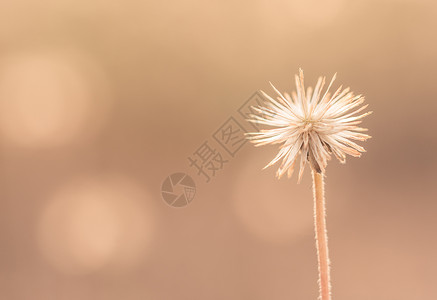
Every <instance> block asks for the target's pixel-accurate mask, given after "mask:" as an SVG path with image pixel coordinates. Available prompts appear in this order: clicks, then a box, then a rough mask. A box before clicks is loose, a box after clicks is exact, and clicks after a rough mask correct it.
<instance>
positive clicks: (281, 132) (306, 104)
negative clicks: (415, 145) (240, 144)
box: [249, 69, 372, 181]
mask: <svg viewBox="0 0 437 300" xmlns="http://www.w3.org/2000/svg"><path fill="white" fill-rule="evenodd" d="M335 77H336V75H334V77H333V78H332V80H331V83H330V84H329V86H328V88H327V89H326V91H325V92H324V93H323V94H322V89H323V86H324V84H325V78H324V77H323V78H322V77H320V78H319V79H318V81H317V84H316V86H315V88H314V90H313V89H312V88H311V87H309V88H308V89H307V90H306V91H305V88H304V77H303V71H302V70H301V69H300V70H299V76H297V75H296V76H295V79H296V87H297V93H296V92H293V93H292V94H291V97H290V95H288V94H286V93H284V94H283V95H282V94H281V93H280V92H279V91H278V90H277V89H276V88H275V87H274V86H273V85H272V84H271V83H270V84H271V85H272V87H273V89H274V91H275V92H276V93H277V94H278V97H277V100H275V99H273V97H270V96H269V95H267V94H266V93H264V92H262V93H263V94H264V96H265V97H266V99H267V100H268V102H267V104H266V106H264V107H262V106H260V107H253V109H254V110H255V111H256V112H258V113H259V115H256V114H254V115H251V119H250V120H249V121H250V122H254V123H257V124H263V125H268V126H272V127H275V128H271V129H262V130H260V132H254V133H249V139H250V140H251V142H252V143H254V144H255V145H256V146H261V145H267V144H281V147H280V150H279V153H278V155H277V156H276V157H275V158H274V159H273V160H272V161H271V162H270V163H269V164H268V165H267V166H266V167H265V168H267V167H269V166H271V165H273V164H275V163H276V162H278V161H279V160H281V159H282V163H281V165H280V167H279V169H278V171H277V174H276V175H277V177H278V178H280V177H281V176H282V175H284V174H285V173H286V172H287V173H288V177H290V176H291V174H292V173H293V170H294V165H295V162H296V160H297V158H298V156H299V155H300V170H299V179H298V180H299V181H300V180H301V178H302V174H303V171H304V169H305V165H306V163H307V161H308V162H309V164H310V166H311V168H312V170H313V171H315V172H317V173H324V171H325V168H326V165H327V161H328V160H329V159H330V158H331V155H332V154H334V156H335V157H337V159H338V160H339V161H340V162H341V163H344V162H345V160H346V154H349V155H352V156H355V157H359V156H360V155H361V152H365V150H364V148H363V147H361V146H359V145H358V144H356V143H354V142H352V141H351V140H359V141H364V140H366V139H368V138H370V136H369V135H367V134H364V133H362V132H363V131H366V130H367V129H364V128H360V127H358V126H357V125H358V124H360V123H361V119H362V118H364V117H365V116H367V115H369V114H370V113H372V112H366V113H364V114H361V115H357V114H358V113H359V112H361V111H363V110H364V109H366V108H367V105H364V106H361V105H362V104H363V102H364V97H362V96H361V95H358V96H355V95H354V93H353V92H350V90H349V88H346V89H342V87H339V88H338V89H337V91H336V92H335V93H334V94H331V93H330V92H329V89H330V88H331V85H332V83H333V82H334V80H335ZM360 106H361V107H360Z"/></svg>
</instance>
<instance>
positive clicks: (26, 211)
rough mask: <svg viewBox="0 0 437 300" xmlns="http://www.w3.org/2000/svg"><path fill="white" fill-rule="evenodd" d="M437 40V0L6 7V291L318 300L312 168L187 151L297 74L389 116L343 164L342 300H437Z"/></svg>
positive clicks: (32, 295)
mask: <svg viewBox="0 0 437 300" xmlns="http://www.w3.org/2000/svg"><path fill="white" fill-rule="evenodd" d="M436 32H437V4H436V2H435V1H431V0H430V1H425V0H383V1H376V0H370V1H364V0H357V1H347V0H326V1H322V0H309V1H297V0H290V1H279V0H273V1H267V0H257V1H237V2H235V1H234V2H232V1H218V0H213V1H199V0H188V1H175V0H173V1H154V2H152V1H139V0H127V1H122V0H111V1H97V0H91V1H85V0H77V1H73V0H63V1H55V0H41V1H30V0H2V1H1V2H0V299H5V300H27V299H32V300H48V299H56V300H77V299H81V300H91V299H92V300H96V299H97V300H100V299H102V300H116V299H117V300H118V299H123V300H140V299H141V300H203V299H208V300H223V299H229V300H242V299H247V300H266V299H269V300H270V299H272V300H285V299H303V300H306V299H308V300H311V299H316V298H317V295H318V290H317V289H318V288H317V265H316V251H315V244H314V234H313V227H312V226H313V220H312V191H311V176H310V172H308V170H307V172H306V173H305V176H304V180H303V181H302V183H301V184H299V185H298V184H297V182H296V181H297V180H296V177H293V178H292V179H291V180H287V179H283V180H280V181H278V180H276V179H275V178H274V172H275V169H274V168H272V169H268V170H265V171H262V170H261V169H262V167H263V166H264V165H265V164H266V163H267V162H268V161H269V160H270V159H271V158H272V157H273V156H274V155H275V152H276V151H277V150H276V148H275V147H265V148H254V147H253V146H252V145H249V144H246V145H244V147H243V148H242V149H241V150H240V151H239V152H238V153H237V155H236V156H235V157H234V158H231V157H229V156H227V158H229V163H227V164H226V165H225V168H224V169H223V170H221V171H219V172H217V174H216V176H215V177H214V178H213V179H212V180H211V181H210V182H209V183H205V182H204V180H203V178H202V177H201V176H198V175H197V174H196V170H195V169H193V168H190V166H189V162H188V159H187V158H188V157H189V156H190V155H192V154H193V152H195V151H196V149H197V148H198V147H199V146H200V145H201V144H202V143H203V142H204V141H212V142H211V145H214V146H217V149H219V148H218V145H217V144H213V140H212V135H213V133H214V132H215V131H216V130H217V129H218V128H219V127H220V126H221V125H222V124H223V123H224V122H225V121H226V120H227V119H228V118H229V117H230V116H235V117H238V112H237V111H238V109H239V108H240V106H241V105H242V104H243V103H244V102H245V101H246V100H247V99H248V98H249V97H250V96H251V95H252V94H253V93H254V92H255V91H256V90H258V89H263V90H265V91H267V92H270V93H271V89H270V87H269V85H268V81H272V82H273V83H274V84H276V85H277V87H278V88H279V89H280V90H281V91H288V92H290V91H291V90H292V89H293V88H294V86H293V76H294V74H295V73H296V72H297V71H298V68H299V67H302V68H303V69H304V71H305V75H306V80H307V81H306V82H307V84H311V85H314V84H315V81H316V80H317V77H318V76H320V75H326V76H328V77H330V76H332V75H333V74H334V73H335V72H338V77H337V81H336V84H335V87H337V86H339V85H340V84H344V85H345V86H350V87H351V88H352V90H353V91H355V92H356V93H362V94H364V95H365V96H366V101H367V103H369V104H370V109H371V110H373V111H374V114H373V115H371V116H370V117H367V118H366V120H365V121H364V127H367V128H369V129H370V131H369V132H370V134H371V135H372V136H373V138H372V139H371V140H370V141H368V142H366V143H365V144H364V146H365V147H366V149H367V151H368V152H367V153H365V154H364V155H363V157H362V158H360V159H355V158H349V159H348V163H347V164H346V165H340V164H339V163H338V162H337V161H332V162H331V163H330V164H329V167H328V170H327V176H328V177H327V180H326V181H327V188H326V192H327V205H328V230H329V237H330V240H329V242H330V251H331V259H332V284H333V295H334V299H335V300H342V299H344V300H347V299H354V300H369V299H372V300H415V299H437V289H436V288H435V284H436V282H437V275H436V272H435V269H436V268H437V255H436V253H437V237H436V233H435V231H436V229H437V218H436V215H437V203H436V199H437V191H436V179H437V178H436V173H435V168H436V166H437V159H436V156H435V155H436V150H437V149H436V148H437V147H436V146H437V140H436V138H437V134H436V129H437V128H436V125H435V124H436V122H435V119H436V110H437V101H436V91H435V87H436V79H437V39H436ZM239 121H241V119H239ZM241 125H242V126H247V125H248V124H243V123H241ZM174 172H186V173H188V174H190V175H191V176H192V177H193V179H194V180H195V182H196V185H197V193H196V196H195V198H194V200H193V201H192V202H191V203H190V204H189V205H188V206H186V207H184V208H179V209H177V208H173V207H170V206H169V205H167V204H166V203H165V202H164V201H163V200H162V198H161V194H160V189H161V183H162V182H163V180H164V179H165V178H166V177H167V176H168V175H170V174H171V173H174Z"/></svg>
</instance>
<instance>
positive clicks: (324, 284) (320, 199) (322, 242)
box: [312, 171, 331, 300]
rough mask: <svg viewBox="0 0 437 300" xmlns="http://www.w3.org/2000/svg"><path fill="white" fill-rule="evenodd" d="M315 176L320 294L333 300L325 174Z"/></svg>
mask: <svg viewBox="0 0 437 300" xmlns="http://www.w3.org/2000/svg"><path fill="white" fill-rule="evenodd" d="M312 174H313V193H314V231H315V233H316V247H317V260H318V268H319V292H320V298H319V299H321V300H331V282H330V274H329V272H330V270H329V252H328V235H327V231H326V208H325V196H324V193H325V190H324V180H323V177H324V174H323V173H317V172H315V171H313V172H312Z"/></svg>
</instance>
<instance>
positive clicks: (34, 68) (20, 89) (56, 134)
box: [0, 48, 112, 148]
mask: <svg viewBox="0 0 437 300" xmlns="http://www.w3.org/2000/svg"><path fill="white" fill-rule="evenodd" d="M111 102H112V101H111V92H110V89H109V84H108V80H107V78H106V76H105V72H103V71H102V68H100V67H99V64H98V62H97V61H96V60H95V59H92V58H91V56H89V55H86V54H84V53H81V52H79V51H75V50H72V49H57V48H48V49H33V50H28V51H22V52H19V51H17V52H14V54H10V55H5V56H4V57H2V59H1V60H0V137H1V138H2V139H4V140H5V141H7V142H9V143H12V144H15V145H19V146H25V147H32V148H35V147H36V148H39V147H53V146H59V145H63V144H65V143H67V142H71V141H74V140H77V139H78V138H83V137H86V136H89V135H90V134H92V133H94V132H95V131H96V130H97V129H99V127H100V126H101V125H102V121H104V119H105V118H106V117H107V114H108V112H109V108H110V106H111Z"/></svg>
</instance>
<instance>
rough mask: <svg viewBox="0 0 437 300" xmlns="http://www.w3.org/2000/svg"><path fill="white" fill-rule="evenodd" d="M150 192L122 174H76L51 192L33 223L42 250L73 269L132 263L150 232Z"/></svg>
mask: <svg viewBox="0 0 437 300" xmlns="http://www.w3.org/2000/svg"><path fill="white" fill-rule="evenodd" d="M148 201H150V197H149V196H148V195H147V193H146V192H145V191H143V190H142V189H141V188H140V187H139V186H138V185H137V184H135V183H134V182H132V181H131V180H129V179H126V178H124V177H122V176H107V175H105V176H98V177H89V178H81V179H78V180H76V181H73V182H70V183H68V184H66V185H65V186H62V187H60V188H59V189H58V190H57V191H55V192H54V194H53V195H52V196H51V197H50V199H49V201H48V203H47V206H46V207H45V208H44V210H43V211H42V214H41V216H40V219H39V222H38V227H37V240H38V244H39V247H40V249H41V252H42V254H43V255H44V257H45V258H46V259H47V261H48V262H49V263H50V264H52V265H53V266H54V267H55V268H57V269H58V270H60V271H61V272H64V273H69V274H77V273H87V272H91V271H95V270H98V269H100V268H102V267H104V266H106V265H112V266H114V267H121V268H125V267H128V268H130V267H132V266H134V265H135V264H136V263H137V262H138V261H140V260H141V259H142V258H143V257H144V256H145V255H146V254H147V249H148V245H149V244H150V241H151V239H152V237H153V232H154V218H153V217H154V214H153V208H152V207H151V206H150V205H148V204H150V202H148Z"/></svg>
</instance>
